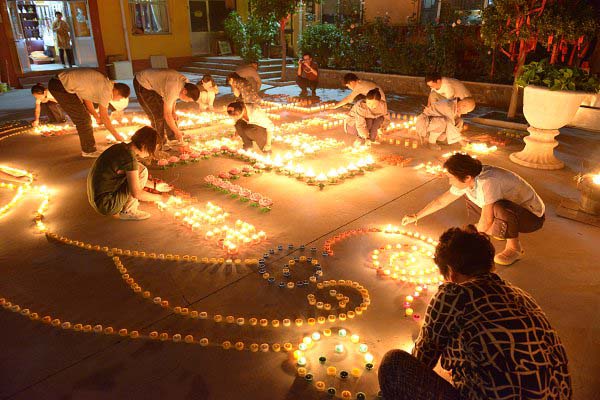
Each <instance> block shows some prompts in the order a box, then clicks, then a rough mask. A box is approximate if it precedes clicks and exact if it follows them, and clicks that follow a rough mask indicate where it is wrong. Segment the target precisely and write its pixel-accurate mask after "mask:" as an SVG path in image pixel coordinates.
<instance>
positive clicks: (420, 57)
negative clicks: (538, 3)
mask: <svg viewBox="0 0 600 400" xmlns="http://www.w3.org/2000/svg"><path fill="white" fill-rule="evenodd" d="M299 45H300V48H301V49H302V50H303V51H304V50H306V51H309V52H311V53H313V56H314V57H315V58H316V59H317V61H318V62H319V64H320V65H322V66H329V67H332V68H337V69H349V70H357V71H368V72H382V73H393V74H401V75H417V76H422V75H423V74H425V73H427V72H432V71H439V72H440V73H441V74H443V75H445V76H453V77H457V78H459V79H468V80H487V79H489V78H488V76H487V75H488V73H489V71H490V67H491V62H492V52H491V51H490V50H489V48H487V47H486V46H484V45H483V43H482V42H481V40H480V37H479V28H478V27H477V26H462V25H457V26H454V27H452V26H449V25H448V26H446V25H437V26H427V27H422V26H409V27H406V26H403V27H401V26H397V25H392V24H390V23H389V21H388V20H387V19H384V18H378V19H376V20H374V21H373V22H369V23H366V24H356V23H351V22H350V23H346V24H344V25H343V26H340V27H337V26H335V25H314V26H311V27H309V28H308V29H307V30H306V31H305V33H304V34H303V36H302V38H301V39H300V41H299ZM497 64H500V65H496V71H497V73H496V74H495V76H494V78H495V79H496V81H499V82H507V81H509V80H510V76H511V73H512V67H511V66H510V63H509V62H508V61H507V60H502V62H501V63H497Z"/></svg>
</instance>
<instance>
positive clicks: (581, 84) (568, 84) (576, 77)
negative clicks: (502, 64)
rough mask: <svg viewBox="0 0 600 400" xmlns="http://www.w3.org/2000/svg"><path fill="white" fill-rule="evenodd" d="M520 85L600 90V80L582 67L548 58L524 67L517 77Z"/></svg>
mask: <svg viewBox="0 0 600 400" xmlns="http://www.w3.org/2000/svg"><path fill="white" fill-rule="evenodd" d="M517 84H518V85H519V86H522V87H524V86H527V85H535V86H542V87H547V88H548V89H550V90H572V91H575V90H577V91H582V92H592V93H599V92H600V81H599V80H598V79H596V78H595V77H593V76H591V75H590V74H589V73H587V72H585V71H584V70H582V69H580V68H570V67H564V66H563V67H561V66H557V65H552V64H550V63H549V62H548V60H547V59H544V60H542V61H534V62H530V63H529V64H527V65H525V66H524V67H523V73H522V74H521V76H519V77H518V78H517Z"/></svg>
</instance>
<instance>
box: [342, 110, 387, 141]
mask: <svg viewBox="0 0 600 400" xmlns="http://www.w3.org/2000/svg"><path fill="white" fill-rule="evenodd" d="M383 119H384V118H383V116H381V117H377V118H365V120H366V122H367V130H368V131H369V140H370V141H371V142H374V141H375V140H376V139H377V130H378V129H379V128H381V125H382V124H383ZM346 133H349V134H350V135H355V136H358V129H356V126H355V125H350V124H348V125H346Z"/></svg>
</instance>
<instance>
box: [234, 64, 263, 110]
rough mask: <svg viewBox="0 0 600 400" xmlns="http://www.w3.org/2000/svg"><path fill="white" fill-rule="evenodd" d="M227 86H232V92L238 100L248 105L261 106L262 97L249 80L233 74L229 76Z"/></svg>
mask: <svg viewBox="0 0 600 400" xmlns="http://www.w3.org/2000/svg"><path fill="white" fill-rule="evenodd" d="M227 84H228V85H229V86H231V92H232V93H233V95H234V96H235V97H236V98H237V99H241V100H242V101H243V102H244V103H246V104H256V105H259V104H260V95H259V94H258V91H256V89H255V88H254V86H252V84H251V83H250V81H249V80H248V79H246V78H242V77H241V76H239V75H238V74H236V73H235V72H232V73H231V74H229V75H227Z"/></svg>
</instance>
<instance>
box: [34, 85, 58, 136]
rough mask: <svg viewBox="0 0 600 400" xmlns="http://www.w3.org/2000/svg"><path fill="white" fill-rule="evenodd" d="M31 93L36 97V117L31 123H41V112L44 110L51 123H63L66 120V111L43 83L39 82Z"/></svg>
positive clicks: (36, 124)
mask: <svg viewBox="0 0 600 400" xmlns="http://www.w3.org/2000/svg"><path fill="white" fill-rule="evenodd" d="M31 94H32V95H33V97H34V98H35V114H34V115H35V118H34V120H33V122H32V123H31V125H33V126H38V125H39V124H40V114H41V113H42V112H44V114H46V116H47V117H48V122H49V123H51V124H55V123H63V122H65V121H66V117H65V112H64V111H63V110H62V108H60V106H59V105H58V102H57V101H56V99H55V98H54V97H53V96H52V94H51V93H50V91H49V90H48V89H46V88H45V87H44V86H43V85H42V84H40V83H37V84H35V85H33V87H32V88H31Z"/></svg>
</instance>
